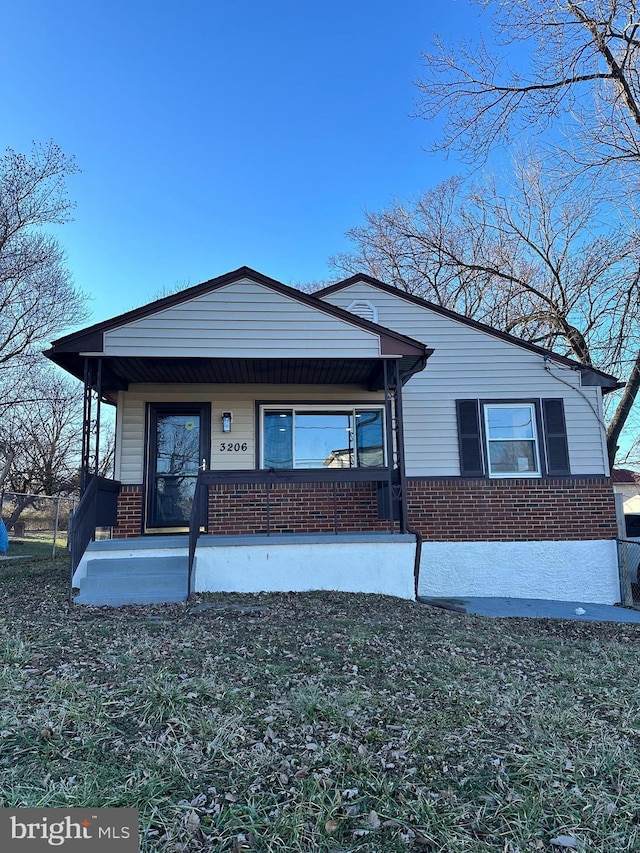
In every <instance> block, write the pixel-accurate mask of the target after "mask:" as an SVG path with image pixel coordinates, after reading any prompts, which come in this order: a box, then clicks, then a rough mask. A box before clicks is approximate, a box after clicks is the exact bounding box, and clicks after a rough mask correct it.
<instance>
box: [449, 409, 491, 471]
mask: <svg viewBox="0 0 640 853" xmlns="http://www.w3.org/2000/svg"><path fill="white" fill-rule="evenodd" d="M456 413H457V416H458V444H459V446H460V474H461V475H462V476H463V477H484V466H483V464H482V433H481V430H480V406H479V403H478V400H456Z"/></svg>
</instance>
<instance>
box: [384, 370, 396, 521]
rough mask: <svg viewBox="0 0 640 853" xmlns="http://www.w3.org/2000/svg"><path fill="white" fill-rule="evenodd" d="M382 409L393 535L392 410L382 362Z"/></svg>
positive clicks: (385, 371)
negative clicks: (385, 421) (383, 412)
mask: <svg viewBox="0 0 640 853" xmlns="http://www.w3.org/2000/svg"><path fill="white" fill-rule="evenodd" d="M383 373H384V409H385V417H386V420H387V430H386V432H387V471H388V477H387V500H388V501H389V532H390V533H393V528H394V526H395V522H394V518H393V507H394V500H393V409H392V407H391V393H390V389H389V362H388V361H385V362H384V370H383Z"/></svg>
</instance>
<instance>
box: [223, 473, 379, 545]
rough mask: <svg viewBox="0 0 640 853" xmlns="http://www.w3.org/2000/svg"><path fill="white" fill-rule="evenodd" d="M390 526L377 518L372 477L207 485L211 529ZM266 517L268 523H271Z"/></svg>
mask: <svg viewBox="0 0 640 853" xmlns="http://www.w3.org/2000/svg"><path fill="white" fill-rule="evenodd" d="M334 511H335V517H336V518H337V529H338V532H339V533H347V532H361V531H368V530H380V531H388V530H389V522H388V521H381V520H380V519H379V518H378V499H377V491H376V486H375V484H373V483H338V484H337V485H336V488H335V493H334V486H333V483H276V484H274V485H272V486H271V488H270V489H267V487H266V485H264V484H258V485H254V484H247V485H231V484H220V485H214V486H210V487H209V503H208V530H209V533H213V534H251V533H266V532H267V526H268V530H269V532H270V533H332V532H333V531H334V529H335V528H334ZM267 518H268V524H267Z"/></svg>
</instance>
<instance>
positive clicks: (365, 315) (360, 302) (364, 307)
mask: <svg viewBox="0 0 640 853" xmlns="http://www.w3.org/2000/svg"><path fill="white" fill-rule="evenodd" d="M347 311H351V313H352V314H357V315H358V317H362V319H363V320H370V321H371V322H372V323H377V322H378V309H377V308H376V307H375V305H373V304H372V303H371V302H369V300H368V299H354V300H353V302H350V303H349V304H348V305H347Z"/></svg>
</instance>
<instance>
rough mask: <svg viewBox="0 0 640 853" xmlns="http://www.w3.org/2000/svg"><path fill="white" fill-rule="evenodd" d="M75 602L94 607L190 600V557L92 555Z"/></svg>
mask: <svg viewBox="0 0 640 853" xmlns="http://www.w3.org/2000/svg"><path fill="white" fill-rule="evenodd" d="M79 583H80V593H79V595H77V596H76V598H75V599H74V602H75V603H76V604H87V605H91V606H94V607H100V606H102V605H109V606H110V607H121V606H122V605H124V604H166V603H169V602H179V601H186V600H187V585H188V559H187V557H186V556H184V555H172V556H157V555H155V554H154V555H140V556H133V557H130V556H128V557H119V558H118V557H116V558H113V557H112V558H110V559H105V558H102V559H100V558H95V557H94V558H91V559H89V560H88V561H87V564H86V574H85V576H84V577H82V578H81V579H80V582H79Z"/></svg>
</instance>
